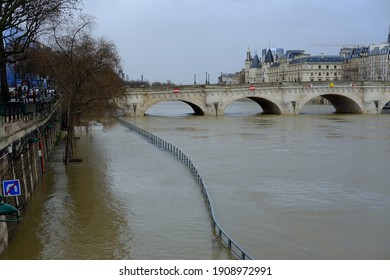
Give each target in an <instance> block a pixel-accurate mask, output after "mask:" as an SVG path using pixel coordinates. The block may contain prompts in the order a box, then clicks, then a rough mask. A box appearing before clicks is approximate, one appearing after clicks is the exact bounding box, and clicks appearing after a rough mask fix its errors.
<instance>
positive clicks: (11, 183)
mask: <svg viewBox="0 0 390 280" xmlns="http://www.w3.org/2000/svg"><path fill="white" fill-rule="evenodd" d="M21 194H22V190H21V188H20V181H19V180H7V181H3V195H4V196H18V195H21Z"/></svg>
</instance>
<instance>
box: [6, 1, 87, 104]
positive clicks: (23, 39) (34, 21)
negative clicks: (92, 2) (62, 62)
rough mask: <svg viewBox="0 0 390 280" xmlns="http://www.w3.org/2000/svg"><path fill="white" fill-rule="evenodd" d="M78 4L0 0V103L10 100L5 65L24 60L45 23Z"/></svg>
mask: <svg viewBox="0 0 390 280" xmlns="http://www.w3.org/2000/svg"><path fill="white" fill-rule="evenodd" d="M80 1H81V0H0V81H1V95H0V102H6V101H9V100H10V94H9V89H8V82H7V72H6V67H7V63H14V62H15V61H18V60H21V59H24V58H25V53H26V50H27V49H28V48H29V47H30V46H31V44H32V43H34V42H35V40H36V38H37V36H38V34H39V32H40V31H42V29H43V27H44V26H45V25H46V23H48V22H51V21H53V20H56V19H57V20H58V18H59V17H60V16H61V15H62V14H64V13H65V12H66V11H70V10H72V9H75V8H76V7H77V4H78V3H79V2H80Z"/></svg>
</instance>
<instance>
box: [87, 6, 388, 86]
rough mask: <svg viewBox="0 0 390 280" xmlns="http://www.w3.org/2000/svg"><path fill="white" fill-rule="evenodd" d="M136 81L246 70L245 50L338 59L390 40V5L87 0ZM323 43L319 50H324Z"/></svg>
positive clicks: (189, 79) (186, 79)
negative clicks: (355, 47) (346, 49)
mask: <svg viewBox="0 0 390 280" xmlns="http://www.w3.org/2000/svg"><path fill="white" fill-rule="evenodd" d="M84 4H85V6H84V13H88V14H92V15H94V16H95V20H96V23H97V27H96V29H95V35H96V36H99V37H100V36H102V37H106V38H108V39H110V40H111V41H113V42H114V43H115V44H116V46H117V48H118V50H119V53H120V56H121V59H122V67H123V70H124V71H125V72H126V74H127V75H128V76H129V78H130V79H133V80H136V79H140V78H141V75H143V76H144V79H145V80H149V81H150V82H153V81H160V82H166V81H167V80H168V79H169V80H171V81H172V82H174V83H177V84H192V83H193V80H194V74H196V75H197V82H198V83H199V84H200V83H204V82H205V72H208V73H210V79H211V82H212V83H214V82H216V81H217V77H218V76H219V75H220V73H221V72H224V73H234V72H237V71H239V70H241V69H242V68H243V67H244V61H245V58H246V50H247V49H248V47H249V48H250V49H251V51H252V53H255V52H256V51H257V53H258V54H259V55H260V54H261V50H262V49H263V48H267V47H268V46H271V47H280V48H284V50H285V51H286V50H289V49H303V50H305V51H306V53H310V54H312V55H316V54H320V53H324V54H338V51H339V49H340V48H341V46H325V45H333V44H340V45H343V44H371V43H382V42H385V41H386V40H387V34H388V31H389V25H390V1H389V0H337V1H334V0H332V1H331V0H327V1H326V0H294V1H293V0H110V1H107V0H84ZM319 45H320V46H319Z"/></svg>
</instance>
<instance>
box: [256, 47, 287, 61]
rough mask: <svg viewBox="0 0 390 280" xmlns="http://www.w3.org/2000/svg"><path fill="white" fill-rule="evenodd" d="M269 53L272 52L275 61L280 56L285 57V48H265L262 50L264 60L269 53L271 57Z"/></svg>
mask: <svg viewBox="0 0 390 280" xmlns="http://www.w3.org/2000/svg"><path fill="white" fill-rule="evenodd" d="M269 53H271V54H272V57H273V59H274V60H275V61H278V60H279V59H280V58H282V57H283V55H284V49H282V48H268V49H263V50H262V51H261V55H262V56H261V59H262V61H265V60H266V57H267V55H268V58H269Z"/></svg>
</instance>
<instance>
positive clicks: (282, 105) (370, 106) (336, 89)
mask: <svg viewBox="0 0 390 280" xmlns="http://www.w3.org/2000/svg"><path fill="white" fill-rule="evenodd" d="M319 96H321V97H323V98H325V99H327V100H328V101H329V102H330V103H331V104H332V105H333V106H334V107H335V109H336V113H352V114H378V113H380V112H381V110H382V109H383V107H384V106H385V105H386V103H388V102H390V83H388V82H387V83H386V82H370V83H368V82H366V83H357V84H352V83H350V82H335V84H323V83H322V84H316V83H313V84H310V83H282V84H254V85H249V84H245V85H202V86H199V85H198V86H197V85H193V86H178V87H175V88H153V87H151V88H137V89H134V88H128V89H127V94H126V97H125V99H124V100H121V101H119V102H120V106H121V108H122V109H123V112H124V114H125V115H128V116H144V115H145V112H146V111H147V110H148V109H149V108H150V107H152V106H153V105H154V104H157V103H159V102H163V101H182V102H184V103H186V104H188V105H189V106H191V108H192V109H193V110H194V113H195V114H196V115H223V114H224V111H225V109H226V107H227V106H229V104H231V103H232V102H233V101H236V100H239V99H241V98H249V99H251V100H253V101H255V102H257V103H258V104H259V105H260V106H261V108H262V109H263V112H264V113H265V114H279V115H280V114H289V115H294V114H299V113H300V112H301V110H302V107H303V106H304V105H305V104H306V103H307V102H309V101H310V100H312V99H314V98H316V97H319Z"/></svg>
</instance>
